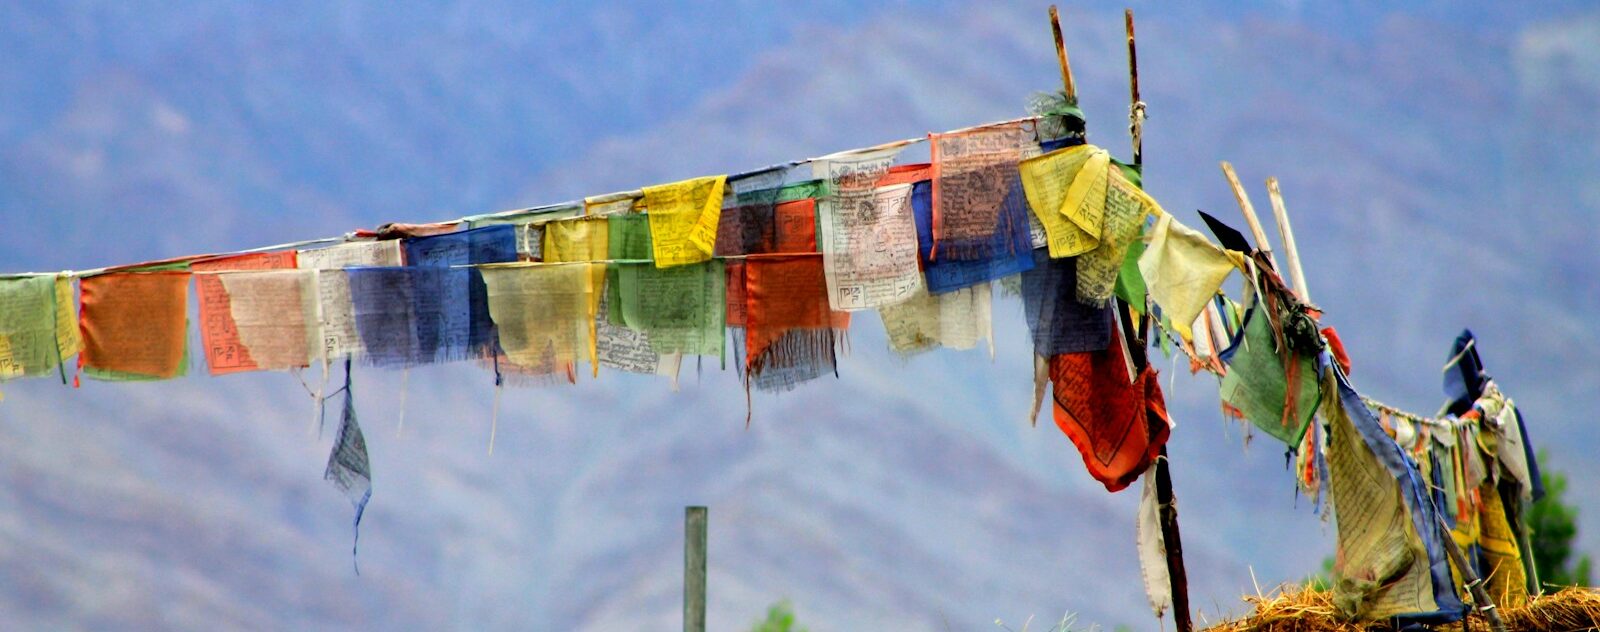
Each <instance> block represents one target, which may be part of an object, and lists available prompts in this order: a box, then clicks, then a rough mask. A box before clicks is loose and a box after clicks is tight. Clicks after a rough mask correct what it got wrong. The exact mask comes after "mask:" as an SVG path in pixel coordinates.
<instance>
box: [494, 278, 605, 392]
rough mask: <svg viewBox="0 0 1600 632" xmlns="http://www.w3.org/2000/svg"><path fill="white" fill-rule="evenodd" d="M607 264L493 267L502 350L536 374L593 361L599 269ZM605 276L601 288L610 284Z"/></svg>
mask: <svg viewBox="0 0 1600 632" xmlns="http://www.w3.org/2000/svg"><path fill="white" fill-rule="evenodd" d="M604 268H605V266H604V265H603V264H568V265H549V264H546V265H538V266H512V267H489V268H484V269H483V279H484V282H485V283H486V284H487V285H488V287H489V314H490V315H491V316H493V318H494V323H495V326H496V329H497V330H498V331H499V332H500V348H501V350H502V352H503V353H504V354H505V356H506V358H507V359H508V360H509V361H510V362H511V363H513V364H514V365H516V366H519V367H524V368H525V369H526V370H528V371H531V372H534V373H536V374H546V373H552V372H556V371H560V370H566V371H569V372H570V370H571V367H572V366H573V365H574V364H575V363H576V362H577V361H578V359H579V358H588V357H590V356H589V350H590V349H591V348H592V345H591V344H590V340H589V336H590V335H591V332H592V328H593V326H594V321H595V316H596V314H595V312H594V311H592V310H593V307H592V306H593V305H595V304H596V303H595V302H594V301H593V296H594V295H595V294H596V293H597V292H598V291H599V287H598V285H597V279H596V275H595V274H593V270H594V269H599V270H601V271H602V272H603V271H604ZM604 278H605V277H604V275H603V274H602V275H601V276H600V277H599V282H603V281H604Z"/></svg>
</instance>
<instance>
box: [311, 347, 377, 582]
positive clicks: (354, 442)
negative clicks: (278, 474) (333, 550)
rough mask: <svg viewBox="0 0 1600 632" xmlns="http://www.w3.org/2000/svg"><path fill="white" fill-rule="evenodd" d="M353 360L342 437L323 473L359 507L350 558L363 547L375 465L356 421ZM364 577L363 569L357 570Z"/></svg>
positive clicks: (347, 373) (341, 422) (347, 371)
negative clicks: (364, 516) (363, 521)
mask: <svg viewBox="0 0 1600 632" xmlns="http://www.w3.org/2000/svg"><path fill="white" fill-rule="evenodd" d="M350 370H351V367H350V359H349V358H345V361H344V388H343V389H341V390H343V391H344V406H343V408H342V409H341V412H340V414H339V436H338V439H337V440H336V441H334V444H333V451H332V452H330V453H329V454H328V467H327V468H326V469H324V470H323V472H322V478H323V480H326V481H328V482H329V483H333V486H334V487H335V488H338V490H339V492H340V493H343V494H344V496H345V498H347V499H349V500H350V504H351V505H354V506H355V508H356V517H355V520H354V521H353V522H352V525H351V530H352V531H353V532H354V534H355V538H354V540H353V541H352V542H351V545H350V557H351V558H352V559H353V558H355V556H356V548H357V547H358V546H359V545H360V544H361V514H363V513H366V511H367V501H368V500H371V499H372V463H371V461H370V460H368V458H367V438H366V436H365V435H363V434H362V433H361V424H360V423H358V422H357V421H356V401H355V392H354V391H353V390H352V389H351V388H350ZM356 574H358V575H359V574H361V567H360V566H357V567H356Z"/></svg>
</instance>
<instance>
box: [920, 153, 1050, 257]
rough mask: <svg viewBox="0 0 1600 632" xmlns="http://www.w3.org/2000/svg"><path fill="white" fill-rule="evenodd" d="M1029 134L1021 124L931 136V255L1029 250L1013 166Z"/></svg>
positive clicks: (993, 254) (989, 254)
mask: <svg viewBox="0 0 1600 632" xmlns="http://www.w3.org/2000/svg"><path fill="white" fill-rule="evenodd" d="M1031 137H1032V135H1031V134H1030V132H1029V131H1028V130H1027V129H1025V128H1024V127H1023V124H1022V123H1021V122H1011V123H1004V124H1000V125H993V126H988V127H981V128H975V129H970V130H963V131H960V132H952V133H948V134H929V135H928V147H929V153H930V156H931V162H932V164H933V199H932V203H933V235H932V237H933V240H932V243H931V247H932V252H931V256H932V258H933V259H936V260H937V259H939V258H948V259H954V260H958V261H975V260H991V259H995V258H998V257H1006V256H1016V255H1017V254H1018V253H1026V252H1027V251H1029V250H1031V249H1032V244H1031V240H1030V239H1029V238H1028V215H1027V213H1028V211H1027V209H1026V208H1023V206H1022V205H1021V200H1020V198H1013V197H1012V193H1013V190H1018V189H1020V188H1021V184H1022V183H1021V179H1020V177H1019V176H1018V173H1017V164H1018V163H1019V162H1020V161H1021V160H1022V156H1023V150H1024V147H1026V146H1027V144H1028V143H1029V142H1031Z"/></svg>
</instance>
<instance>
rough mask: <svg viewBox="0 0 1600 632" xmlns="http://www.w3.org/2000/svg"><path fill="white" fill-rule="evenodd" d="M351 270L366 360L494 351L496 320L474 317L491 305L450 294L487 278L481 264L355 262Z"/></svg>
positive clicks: (401, 362)
mask: <svg viewBox="0 0 1600 632" xmlns="http://www.w3.org/2000/svg"><path fill="white" fill-rule="evenodd" d="M345 274H346V275H347V276H348V278H349V281H350V297H351V301H352V303H353V305H354V312H355V321H356V330H357V331H358V332H359V333H360V335H361V342H362V346H363V347H365V349H366V356H365V360H366V362H368V363H370V364H373V365H375V366H415V365H420V364H431V363H435V362H453V361H458V360H467V359H472V358H484V357H489V355H490V354H491V353H492V352H493V346H492V344H491V343H492V341H493V340H494V337H493V328H492V322H491V321H490V320H489V319H488V318H474V317H473V315H474V314H475V313H482V314H487V313H488V307H487V305H483V304H480V305H475V304H473V303H471V302H470V301H469V300H459V301H451V300H448V298H449V297H450V294H451V292H452V291H457V293H458V294H460V292H459V291H458V290H459V289H460V288H468V287H471V285H472V284H474V283H482V276H481V274H480V273H479V271H478V270H477V269H476V268H426V267H403V268H351V269H349V270H346V271H345ZM485 294H487V293H485ZM462 298H466V297H462ZM486 300H487V299H486V298H485V301H486Z"/></svg>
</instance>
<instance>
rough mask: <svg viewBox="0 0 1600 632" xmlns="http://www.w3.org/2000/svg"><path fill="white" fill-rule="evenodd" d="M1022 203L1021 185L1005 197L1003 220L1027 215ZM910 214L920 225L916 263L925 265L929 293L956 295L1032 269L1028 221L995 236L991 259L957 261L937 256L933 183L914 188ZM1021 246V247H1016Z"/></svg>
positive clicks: (925, 183) (1008, 227) (1013, 224)
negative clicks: (935, 251) (955, 293)
mask: <svg viewBox="0 0 1600 632" xmlns="http://www.w3.org/2000/svg"><path fill="white" fill-rule="evenodd" d="M1021 204H1022V188H1021V187H1020V185H1019V186H1018V187H1016V188H1014V189H1013V190H1012V191H1011V194H1010V195H1008V196H1007V197H1006V199H1005V203H1004V208H1003V209H1002V212H1001V217H1006V218H1013V217H1014V216H1020V215H1021V213H1025V212H1026V211H1023V210H1022V206H1021ZM1019 211H1021V213H1019ZM911 213H912V218H913V219H914V220H916V223H917V260H918V261H920V262H921V263H922V274H923V281H924V282H925V283H926V285H927V288H928V293H930V294H943V293H945V292H954V291H956V290H959V289H961V288H965V287H972V286H974V285H977V284H979V283H985V282H988V281H994V280H996V279H1001V278H1004V277H1008V276H1011V275H1014V274H1018V273H1021V272H1023V271H1025V270H1028V269H1031V268H1032V267H1033V252H1032V240H1031V239H1030V238H1029V236H1028V223H1027V221H1026V219H1023V220H1021V221H1015V222H1010V223H1008V224H1007V225H1006V226H1004V228H1005V230H1003V231H997V232H995V233H994V239H995V243H993V244H991V245H990V246H991V247H990V248H988V250H989V251H991V252H992V253H993V255H992V256H989V257H983V258H974V259H958V258H956V257H954V256H939V257H935V256H934V252H933V248H934V241H933V182H932V181H930V180H923V181H920V182H917V183H916V184H914V185H912V187H911ZM1018 244H1021V246H1020V247H1015V246H1017V245H1018Z"/></svg>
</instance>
